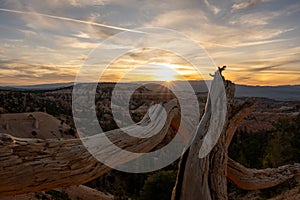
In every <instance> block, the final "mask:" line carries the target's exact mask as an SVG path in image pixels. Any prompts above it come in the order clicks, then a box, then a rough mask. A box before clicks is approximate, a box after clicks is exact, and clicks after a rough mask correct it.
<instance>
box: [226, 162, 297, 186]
mask: <svg viewBox="0 0 300 200" xmlns="http://www.w3.org/2000/svg"><path fill="white" fill-rule="evenodd" d="M299 175H300V164H298V163H296V164H294V165H284V166H281V167H278V168H268V169H259V170H258V169H249V168H246V167H244V166H243V165H241V164H239V163H237V162H235V161H234V160H232V159H228V166H227V176H228V179H229V180H230V181H231V182H232V183H234V184H235V185H236V186H237V187H239V188H241V189H244V190H258V189H265V188H270V187H273V186H276V185H278V184H280V183H283V182H285V181H287V180H289V179H291V178H293V177H295V176H299Z"/></svg>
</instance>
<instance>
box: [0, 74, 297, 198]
mask: <svg viewBox="0 0 300 200" xmlns="http://www.w3.org/2000/svg"><path fill="white" fill-rule="evenodd" d="M218 76H220V74H219V73H217V74H216V75H215V78H214V81H213V82H212V87H215V86H216V85H217V84H220V82H217V81H216V78H217V77H218ZM219 80H220V79H219ZM221 80H222V84H225V86H226V95H227V104H226V106H227V115H226V121H225V126H224V127H223V131H222V132H221V135H220V137H219V139H218V142H217V144H216V145H215V147H214V148H213V149H212V151H211V152H210V153H209V154H208V155H207V156H206V157H204V158H199V157H198V153H199V150H200V148H201V146H202V142H203V138H204V137H205V136H206V134H207V132H208V127H209V123H210V120H209V119H210V117H211V106H210V105H209V104H211V105H213V106H216V105H217V102H218V101H216V102H214V101H210V99H208V101H207V102H208V105H207V106H206V109H205V113H204V115H203V117H202V120H201V122H200V125H199V128H198V131H197V135H196V136H195V139H194V142H193V143H192V145H191V146H190V148H189V150H188V151H187V152H186V153H185V154H184V155H183V156H182V158H181V162H180V169H179V172H178V177H177V183H176V187H175V188H174V191H173V195H172V198H173V199H227V179H229V180H230V181H232V182H233V183H234V184H236V185H237V186H238V187H240V188H243V189H247V190H253V189H261V188H268V187H272V186H274V185H277V184H279V183H282V182H284V181H285V180H288V179H290V178H292V177H294V176H296V175H299V173H300V166H299V165H298V164H295V165H286V166H283V167H280V168H277V169H264V170H255V169H247V168H245V167H244V166H242V165H240V164H238V163H236V162H235V161H233V160H231V159H229V158H228V146H229V144H230V142H231V139H232V137H233V135H234V132H235V130H236V128H237V127H238V124H239V122H240V121H242V119H243V118H244V117H246V116H247V115H248V114H249V113H250V112H252V110H253V109H254V107H255V105H256V104H257V102H256V101H255V100H254V99H248V100H246V101H245V102H244V103H242V104H240V105H234V104H233V97H234V84H233V83H231V82H230V81H225V82H224V83H223V78H222V79H221ZM211 91H212V90H211ZM165 107H166V110H167V114H168V118H167V120H166V123H165V125H164V127H163V128H162V130H161V131H160V133H159V134H156V135H155V136H153V137H151V139H138V138H133V137H125V136H124V134H122V133H121V131H120V130H114V131H110V132H108V133H106V135H107V136H108V137H110V139H111V141H112V142H113V143H115V144H117V145H118V146H119V147H120V148H123V149H125V150H128V151H134V152H148V151H150V150H152V149H153V148H154V147H155V146H157V145H158V144H159V143H160V142H161V141H163V139H164V138H165V137H166V136H168V135H169V134H173V133H174V131H177V128H178V123H179V121H180V120H179V118H180V110H179V109H178V108H179V106H178V105H177V101H176V100H173V101H171V102H169V103H168V104H166V105H165ZM152 119H153V118H152ZM141 123H144V124H145V123H146V122H145V121H142V122H141ZM154 124H155V122H154ZM129 128H130V127H129ZM152 128H155V127H152ZM145 130H147V131H149V133H150V132H151V128H149V129H145ZM190 131H192V130H189V126H187V125H186V129H185V130H184V131H183V132H181V133H178V134H185V132H186V133H188V132H190ZM145 134H147V133H145ZM101 137H103V135H98V136H96V137H93V138H87V140H89V139H90V140H95V139H99V140H101ZM93 144H97V143H95V142H94V143H93ZM101 149H102V148H101ZM100 153H103V154H105V155H106V154H107V155H108V156H114V155H116V154H118V152H113V154H114V155H112V152H105V149H104V150H103V152H100ZM132 159H135V157H126V158H123V159H120V158H118V157H117V156H116V160H115V163H116V164H123V163H126V162H127V161H130V160H132ZM109 170H110V168H109V167H107V166H105V165H104V164H102V163H100V162H99V161H97V160H96V159H95V158H94V157H93V156H91V155H90V153H89V152H88V151H87V150H86V148H85V147H84V146H83V144H82V142H81V140H80V139H70V140H58V139H47V140H41V139H28V138H25V139H24V138H23V139H22V138H16V137H13V136H10V135H7V134H0V197H4V196H9V195H17V194H24V193H29V192H37V191H43V190H50V189H53V188H59V187H66V186H71V185H80V184H83V183H85V182H88V181H90V180H93V179H95V178H97V177H99V176H101V175H103V174H104V173H106V172H108V171H109Z"/></svg>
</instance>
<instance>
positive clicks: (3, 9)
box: [0, 8, 144, 33]
mask: <svg viewBox="0 0 300 200" xmlns="http://www.w3.org/2000/svg"><path fill="white" fill-rule="evenodd" d="M0 11H3V12H10V13H17V14H24V15H38V16H43V17H48V18H52V19H60V20H65V21H70V22H76V23H81V24H88V25H93V26H99V27H104V28H109V29H115V30H120V31H128V32H134V33H144V32H142V31H136V30H131V29H127V28H122V27H118V26H111V25H106V24H100V23H96V22H89V21H84V20H79V19H73V18H67V17H59V16H55V15H47V14H43V13H38V12H27V11H21V10H11V9H5V8H0Z"/></svg>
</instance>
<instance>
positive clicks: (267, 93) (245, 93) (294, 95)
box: [0, 81, 300, 101]
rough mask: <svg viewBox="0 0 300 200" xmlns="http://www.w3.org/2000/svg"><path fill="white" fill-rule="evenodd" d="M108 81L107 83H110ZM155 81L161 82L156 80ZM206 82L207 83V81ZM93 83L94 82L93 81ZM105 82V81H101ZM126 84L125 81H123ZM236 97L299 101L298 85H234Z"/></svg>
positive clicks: (198, 87)
mask: <svg viewBox="0 0 300 200" xmlns="http://www.w3.org/2000/svg"><path fill="white" fill-rule="evenodd" d="M111 83H112V82H108V83H107V84H111ZM157 83H162V82H161V81H158V82H157ZM206 83H208V84H209V81H207V82H206ZM206 83H205V81H190V84H191V86H192V87H193V89H194V90H195V92H196V93H197V92H201V93H203V92H207V86H206ZM93 84H94V83H93ZM103 84H106V83H103ZM123 84H126V83H123ZM173 84H174V86H175V85H176V87H179V88H181V90H182V91H184V90H185V88H184V87H183V85H182V83H181V81H175V82H174V83H173ZM73 85H74V83H55V84H41V85H29V86H0V90H6V91H51V90H60V89H65V88H69V87H70V88H71V87H73ZM235 96H236V97H259V98H268V99H273V100H278V101H300V85H281V86H249V85H238V84H237V85H236V91H235Z"/></svg>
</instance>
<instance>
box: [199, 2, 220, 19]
mask: <svg viewBox="0 0 300 200" xmlns="http://www.w3.org/2000/svg"><path fill="white" fill-rule="evenodd" d="M203 1H204V3H205V5H206V6H207V7H208V8H209V9H210V10H211V11H212V12H213V13H214V14H215V15H216V14H218V13H219V12H220V11H221V9H220V8H218V7H216V6H215V5H213V4H212V3H210V2H209V0H203Z"/></svg>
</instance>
